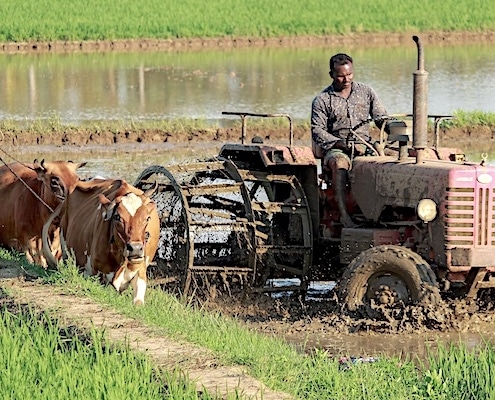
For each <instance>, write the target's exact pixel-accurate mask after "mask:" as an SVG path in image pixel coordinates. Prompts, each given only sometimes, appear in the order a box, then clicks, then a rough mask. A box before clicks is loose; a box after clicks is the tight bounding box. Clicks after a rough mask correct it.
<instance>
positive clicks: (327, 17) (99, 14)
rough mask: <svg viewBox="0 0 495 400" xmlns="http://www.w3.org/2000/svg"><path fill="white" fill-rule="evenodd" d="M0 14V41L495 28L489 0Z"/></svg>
mask: <svg viewBox="0 0 495 400" xmlns="http://www.w3.org/2000/svg"><path fill="white" fill-rule="evenodd" d="M0 15H2V24H1V25H0V42H19V41H29V40H41V41H46V40H105V39H138V38H156V39H174V38H191V37H223V36H236V37H239V36H240V37H274V36H287V35H328V34H349V33H366V32H408V31H415V32H421V31H426V30H442V31H475V32H480V31H486V30H494V29H495V7H492V5H491V2H490V1H486V0H471V1H468V0H459V1H458V0H444V1H442V2H438V1H436V2H435V4H433V3H431V2H429V1H428V0H418V1H414V2H413V1H399V0H375V1H373V2H369V1H367V0H354V1H353V2H352V6H350V5H348V6H345V7H344V9H343V7H342V4H340V3H338V2H335V1H333V2H332V1H328V0H306V1H299V0H272V1H264V0H249V1H239V0H215V1H204V0H183V1H180V2H177V1H175V0H147V1H143V0H141V1H139V0H118V1H117V0H113V1H101V0H87V1H84V2H77V1H70V0H69V1H67V0H37V1H34V0H23V1H22V2H19V1H18V0H2V1H1V2H0ZM33 16H43V17H42V18H35V17H33Z"/></svg>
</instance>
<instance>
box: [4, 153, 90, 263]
mask: <svg viewBox="0 0 495 400" xmlns="http://www.w3.org/2000/svg"><path fill="white" fill-rule="evenodd" d="M85 164H86V163H73V162H71V161H53V162H44V161H41V162H40V163H38V162H37V161H36V160H35V161H34V163H26V164H22V163H11V164H8V165H3V166H2V167H0V199H1V209H0V245H2V246H5V247H8V248H12V249H15V250H18V251H22V252H24V253H25V255H26V258H27V260H28V261H29V262H31V263H37V264H40V265H42V266H43V267H46V266H47V263H46V259H45V258H44V257H43V254H42V251H41V250H42V246H41V230H42V228H43V224H44V223H45V222H46V220H47V219H48V217H49V216H50V214H51V212H52V211H53V209H55V208H56V207H57V206H58V205H59V204H60V203H61V202H62V201H63V200H64V199H65V198H66V196H67V194H68V193H70V192H71V191H72V190H73V188H74V186H75V185H76V183H77V182H78V181H79V176H78V175H77V174H76V170H77V169H78V168H79V167H82V166H83V165H85ZM50 236H51V237H50V238H51V239H52V241H53V240H54V239H56V237H55V238H54V236H56V226H52V227H51V231H50ZM56 251H57V249H56V248H55V249H54V252H56Z"/></svg>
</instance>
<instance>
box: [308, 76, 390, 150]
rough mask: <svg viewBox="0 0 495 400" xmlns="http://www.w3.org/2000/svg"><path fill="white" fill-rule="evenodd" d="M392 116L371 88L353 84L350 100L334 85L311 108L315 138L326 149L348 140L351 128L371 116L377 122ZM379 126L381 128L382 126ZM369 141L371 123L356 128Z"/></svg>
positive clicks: (323, 92)
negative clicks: (379, 119) (335, 89)
mask: <svg viewBox="0 0 495 400" xmlns="http://www.w3.org/2000/svg"><path fill="white" fill-rule="evenodd" d="M386 115H388V114H387V111H386V110H385V107H384V106H383V105H382V103H381V102H380V100H379V99H378V96H377V95H376V93H375V91H374V90H373V89H372V88H371V87H370V86H368V85H365V84H364V83H359V82H352V88H351V94H350V95H349V97H348V98H347V99H345V98H343V97H342V96H340V95H339V94H337V93H335V91H334V89H333V86H332V85H330V86H329V87H327V88H326V89H324V90H323V91H322V92H321V93H320V94H318V95H317V96H316V97H315V98H314V100H313V104H312V108H311V136H312V138H313V141H314V142H315V143H316V144H318V145H319V146H320V147H321V148H322V149H324V150H328V149H330V148H331V147H332V146H333V145H334V144H335V142H337V141H339V140H342V139H344V140H345V139H346V138H347V135H348V133H349V128H354V127H356V125H358V124H359V123H360V122H363V121H366V120H367V119H368V118H369V117H370V116H371V118H373V119H377V118H380V117H384V116H386ZM377 125H379V126H381V124H380V123H377ZM355 131H356V133H358V134H359V135H360V136H361V137H363V139H366V140H369V139H370V135H369V124H364V125H363V126H361V127H359V128H357V129H355Z"/></svg>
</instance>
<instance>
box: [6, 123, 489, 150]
mask: <svg viewBox="0 0 495 400" xmlns="http://www.w3.org/2000/svg"><path fill="white" fill-rule="evenodd" d="M293 135H294V141H295V142H299V143H306V144H310V143H311V142H310V141H311V133H310V131H309V128H308V127H305V126H303V125H295V126H294V127H293ZM371 136H372V137H374V138H378V137H379V132H378V130H377V129H372V131H371ZM254 137H260V138H262V139H263V140H264V141H265V142H266V143H269V142H277V143H285V144H287V143H288V142H289V130H288V128H284V127H281V128H266V127H256V126H254V127H249V129H247V130H246V142H250V141H251V140H252V139H253V138H254ZM440 137H441V140H442V145H448V143H449V142H450V143H454V144H455V146H457V147H461V148H465V146H466V145H467V146H469V144H470V143H471V142H472V141H473V140H493V139H494V137H495V127H489V126H474V127H469V126H468V127H463V128H449V129H440ZM429 138H432V132H429ZM240 141H241V129H240V127H239V128H236V127H231V128H217V127H215V128H204V129H196V130H186V131H180V130H175V131H168V130H163V129H158V128H150V129H144V128H143V129H136V130H131V129H122V130H116V129H110V128H104V127H98V128H87V127H64V128H61V129H60V130H54V131H50V132H49V133H40V132H33V131H32V130H26V131H23V130H19V129H16V130H8V129H1V128H0V146H1V147H3V148H5V147H13V148H16V149H19V148H21V147H22V146H42V145H48V146H57V147H59V148H60V149H63V148H64V147H67V148H68V147H69V146H108V145H121V144H132V143H149V144H153V143H156V144H159V143H169V144H174V143H176V144H181V145H184V144H187V143H201V142H209V143H214V142H216V143H223V142H238V143H240ZM450 147H454V146H452V145H450Z"/></svg>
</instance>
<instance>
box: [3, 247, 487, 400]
mask: <svg viewBox="0 0 495 400" xmlns="http://www.w3.org/2000/svg"><path fill="white" fill-rule="evenodd" d="M0 255H1V253H0ZM3 257H5V255H3ZM19 262H21V263H23V265H25V266H26V268H29V270H32V267H27V264H25V262H24V261H23V260H22V259H19ZM42 274H43V275H44V277H45V278H44V280H45V282H46V283H48V284H52V285H56V286H58V287H60V288H61V289H63V291H64V292H66V293H70V294H73V295H77V296H87V297H90V298H92V299H93V300H95V301H96V302H98V303H99V304H102V305H105V306H107V307H110V308H111V309H114V310H117V311H118V312H120V313H122V314H124V315H126V316H128V317H131V318H135V319H137V320H139V321H142V322H143V323H145V324H146V325H147V326H149V327H152V329H153V330H155V331H158V332H161V333H162V334H165V335H169V336H170V337H173V338H176V339H183V340H187V341H189V342H192V343H196V344H198V345H200V346H203V347H206V348H208V349H210V350H211V351H213V353H214V354H215V355H216V356H217V358H218V359H219V360H221V361H222V362H223V363H225V364H238V365H242V366H244V368H245V369H247V371H248V373H249V374H250V375H252V376H254V377H256V378H258V379H260V380H261V381H263V382H264V383H265V384H267V385H268V386H269V387H271V388H272V389H275V390H281V391H285V392H287V393H290V394H292V395H293V396H295V398H301V399H452V398H455V399H471V398H495V388H493V384H492V380H493V377H492V376H494V372H495V371H493V370H492V368H494V367H492V366H495V363H494V362H493V361H494V358H495V351H494V349H493V347H492V346H491V345H489V344H486V345H485V346H484V347H483V346H482V347H481V348H477V349H474V350H468V349H466V348H465V347H463V346H462V345H459V346H449V347H442V346H440V351H439V353H431V354H430V355H429V357H428V359H427V360H426V362H425V363H424V364H419V363H418V360H414V359H411V360H405V361H404V360H399V359H396V358H387V357H383V358H381V359H380V360H378V361H377V362H375V363H370V364H366V363H362V364H359V363H358V364H355V365H353V366H352V367H351V368H349V369H348V370H342V369H341V368H340V367H339V363H338V360H336V359H333V358H330V357H329V356H328V354H327V353H326V352H324V351H320V350H316V351H314V352H313V353H312V354H303V353H301V352H300V351H298V350H297V349H296V348H295V347H294V346H292V345H289V344H287V343H286V342H285V341H284V340H282V339H280V338H277V337H272V336H267V335H263V334H260V333H256V332H253V331H250V330H248V329H246V328H245V327H244V326H242V324H240V323H239V322H238V321H236V320H233V319H230V318H225V317H223V316H222V315H220V314H218V313H208V312H206V311H205V310H204V309H201V308H198V307H193V306H191V305H190V304H185V303H183V302H181V301H180V300H178V299H176V298H175V297H172V296H170V295H168V294H167V293H165V292H163V291H162V290H159V289H154V288H149V289H148V292H147V296H146V305H145V306H144V307H134V306H131V304H132V293H131V291H130V290H128V291H126V292H124V293H123V294H122V295H119V294H117V293H116V291H115V290H113V289H112V288H111V287H104V286H102V285H101V284H99V283H98V282H96V280H94V279H84V278H83V277H82V276H81V275H80V274H79V272H78V270H77V268H75V266H74V265H73V264H72V263H71V262H67V263H66V264H64V265H61V266H60V268H59V271H57V272H56V273H44V272H42ZM179 316H180V317H179ZM418 365H419V367H418ZM477 393H481V394H482V395H483V396H482V397H476V396H477ZM473 396H475V397H473ZM141 398H143V397H141ZM144 398H146V397H144Z"/></svg>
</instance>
